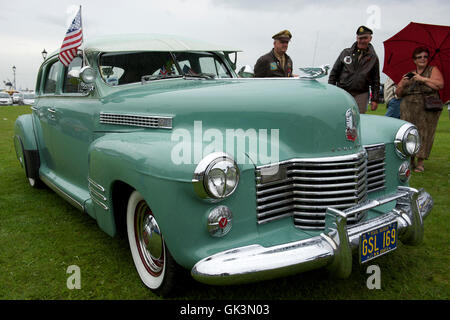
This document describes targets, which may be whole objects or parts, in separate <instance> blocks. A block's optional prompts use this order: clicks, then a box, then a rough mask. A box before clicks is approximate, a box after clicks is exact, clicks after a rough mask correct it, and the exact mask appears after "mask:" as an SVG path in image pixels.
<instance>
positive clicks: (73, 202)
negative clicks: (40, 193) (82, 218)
mask: <svg viewBox="0 0 450 320" xmlns="http://www.w3.org/2000/svg"><path fill="white" fill-rule="evenodd" d="M39 178H40V179H41V180H42V182H44V183H45V184H46V185H47V186H48V187H49V188H50V189H52V190H53V191H54V192H56V193H57V194H58V195H59V196H60V197H62V198H63V199H64V200H66V201H67V202H69V203H70V204H71V205H73V206H74V207H75V208H77V209H78V210H80V211H84V206H83V205H82V204H81V203H80V202H78V201H77V200H75V199H74V198H72V197H71V196H70V195H68V194H67V193H66V192H64V191H63V190H61V189H60V188H59V187H57V186H56V185H55V184H53V182H51V181H50V180H49V179H47V177H45V176H43V175H40V176H39Z"/></svg>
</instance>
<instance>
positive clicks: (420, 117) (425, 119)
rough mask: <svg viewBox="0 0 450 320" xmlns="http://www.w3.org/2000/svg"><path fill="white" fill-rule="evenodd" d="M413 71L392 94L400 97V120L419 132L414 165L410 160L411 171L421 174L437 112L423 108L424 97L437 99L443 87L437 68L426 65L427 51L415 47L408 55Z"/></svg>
mask: <svg viewBox="0 0 450 320" xmlns="http://www.w3.org/2000/svg"><path fill="white" fill-rule="evenodd" d="M412 58H413V60H414V64H415V65H416V70H414V71H411V72H409V73H407V74H406V75H405V76H403V78H402V80H401V81H400V82H399V83H398V86H397V89H396V91H395V93H396V94H397V96H398V97H402V98H403V99H402V102H401V104H400V118H401V119H403V120H406V121H408V122H411V123H412V124H414V125H415V126H416V127H417V128H418V129H419V134H420V136H421V146H420V149H419V152H418V153H417V164H416V163H415V162H414V161H415V159H414V157H412V158H411V166H412V168H413V170H414V172H423V171H424V160H425V159H428V157H429V155H430V152H431V147H432V146H433V141H434V134H435V132H436V127H437V123H438V120H439V116H440V115H441V111H430V110H429V109H426V106H425V104H426V103H427V98H428V97H432V98H434V99H438V98H439V90H441V89H442V88H443V87H444V78H443V76H442V73H441V72H440V71H439V69H438V68H437V67H435V66H430V65H428V62H429V58H430V51H429V50H428V48H426V47H419V48H416V49H415V50H414V52H413V54H412Z"/></svg>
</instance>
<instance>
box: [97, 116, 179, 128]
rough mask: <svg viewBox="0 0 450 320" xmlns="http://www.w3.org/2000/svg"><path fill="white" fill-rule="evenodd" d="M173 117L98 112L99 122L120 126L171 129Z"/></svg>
mask: <svg viewBox="0 0 450 320" xmlns="http://www.w3.org/2000/svg"><path fill="white" fill-rule="evenodd" d="M172 119H173V117H164V116H149V115H134V114H124V113H108V112H100V123H103V124H115V125H122V126H132V127H143V128H156V129H172Z"/></svg>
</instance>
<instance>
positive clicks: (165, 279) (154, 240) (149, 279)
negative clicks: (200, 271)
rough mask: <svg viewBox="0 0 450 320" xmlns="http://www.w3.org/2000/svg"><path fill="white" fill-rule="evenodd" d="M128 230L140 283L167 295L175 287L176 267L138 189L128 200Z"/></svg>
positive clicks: (157, 292) (156, 223)
mask: <svg viewBox="0 0 450 320" xmlns="http://www.w3.org/2000/svg"><path fill="white" fill-rule="evenodd" d="M127 233H128V241H129V243H130V249H131V254H132V256H133V261H134V265H135V266H136V270H137V272H138V274H139V277H140V278H141V280H142V282H143V283H144V284H145V285H146V286H147V287H149V288H150V289H151V290H152V291H153V292H154V293H156V294H158V295H162V296H166V295H168V294H169V293H170V292H171V291H172V289H173V287H174V284H175V276H176V274H177V268H178V266H177V264H176V262H175V260H174V259H173V258H172V256H171V255H170V252H169V250H168V249H167V247H166V244H165V242H164V237H163V235H162V233H161V229H160V228H159V225H158V222H157V221H156V218H155V216H154V215H153V212H152V211H151V209H150V207H149V206H148V204H147V202H146V201H145V200H144V198H143V197H142V195H141V194H140V193H139V192H137V191H133V192H132V193H131V195H130V198H129V200H128V206H127Z"/></svg>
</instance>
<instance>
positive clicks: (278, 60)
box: [254, 30, 292, 78]
mask: <svg viewBox="0 0 450 320" xmlns="http://www.w3.org/2000/svg"><path fill="white" fill-rule="evenodd" d="M291 38H292V34H291V33H290V32H289V31H288V30H283V31H280V32H278V33H277V34H276V35H274V36H273V37H272V39H274V41H273V49H272V50H271V51H270V52H269V53H267V54H265V55H263V56H262V57H260V58H259V59H258V61H256V64H255V67H254V72H255V78H264V77H292V60H291V58H290V57H289V56H288V55H287V54H286V51H287V49H288V44H289V41H290V40H291Z"/></svg>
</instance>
